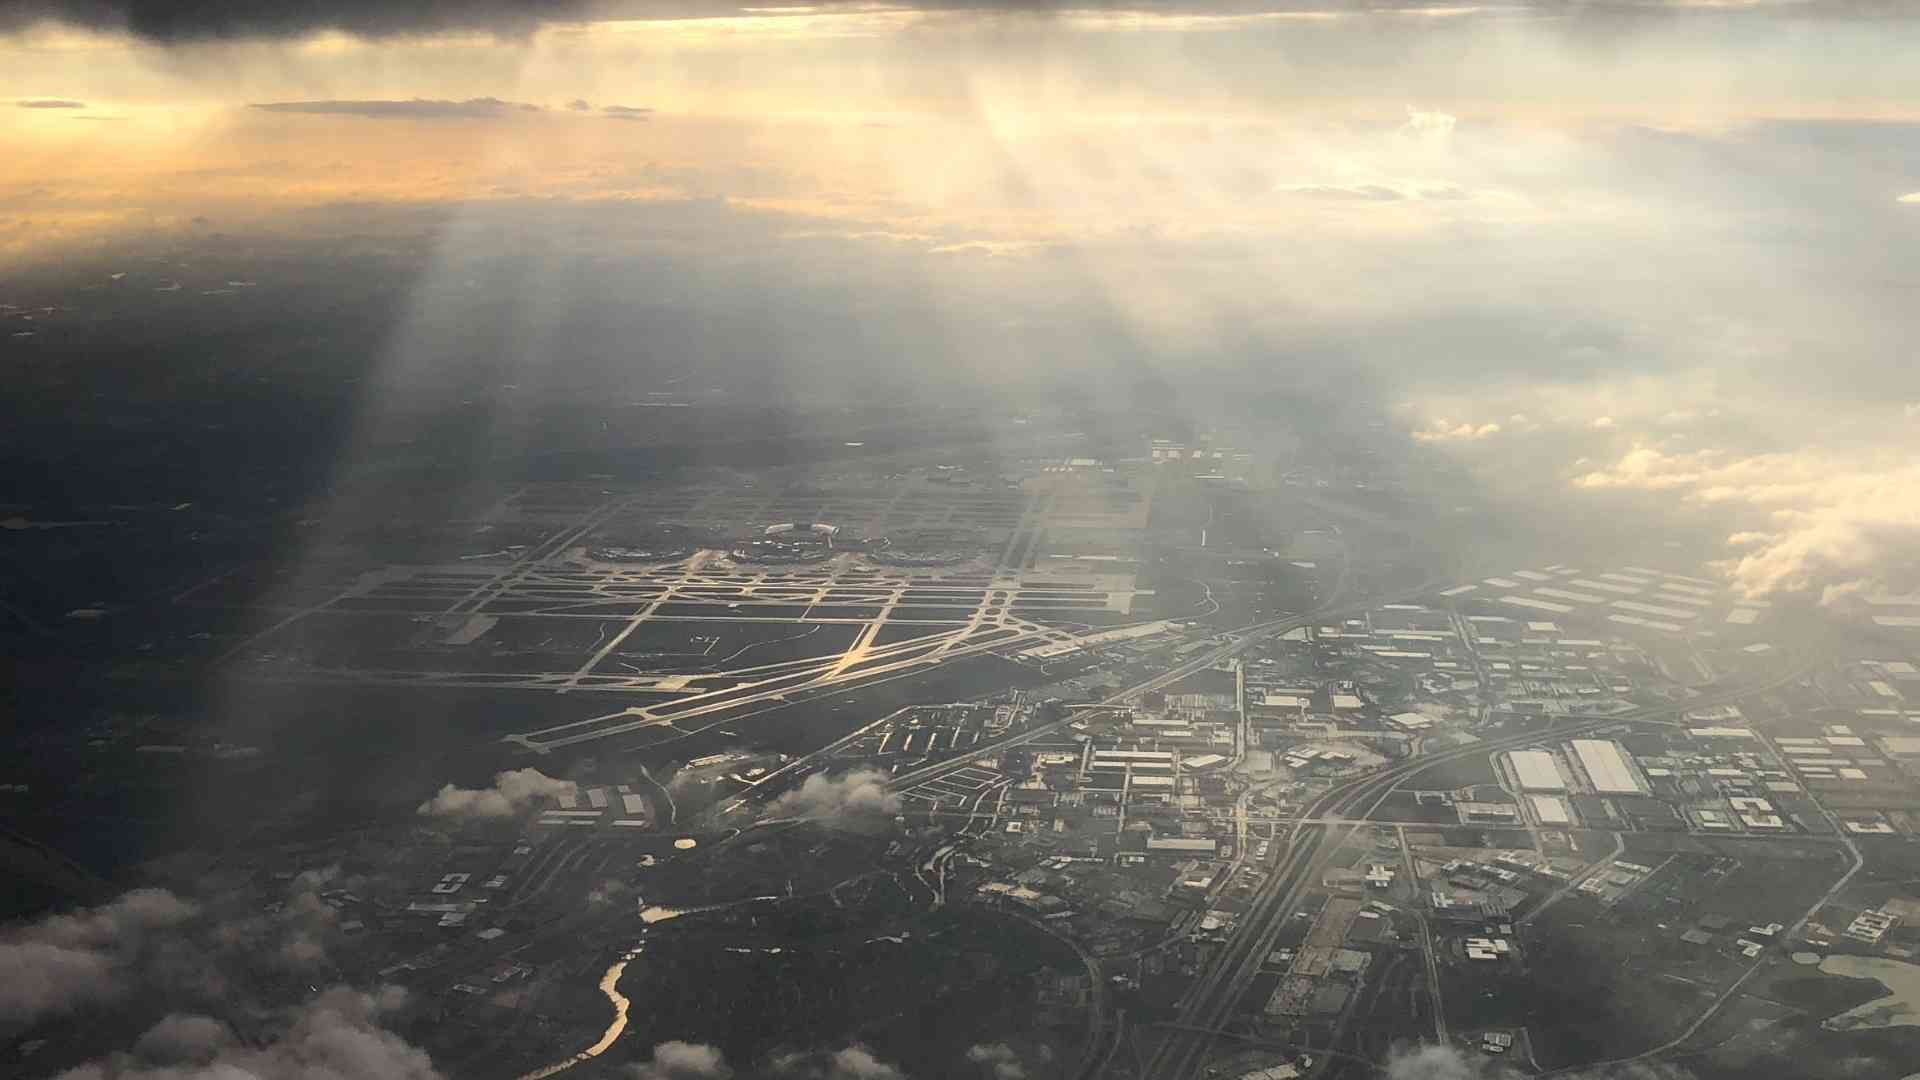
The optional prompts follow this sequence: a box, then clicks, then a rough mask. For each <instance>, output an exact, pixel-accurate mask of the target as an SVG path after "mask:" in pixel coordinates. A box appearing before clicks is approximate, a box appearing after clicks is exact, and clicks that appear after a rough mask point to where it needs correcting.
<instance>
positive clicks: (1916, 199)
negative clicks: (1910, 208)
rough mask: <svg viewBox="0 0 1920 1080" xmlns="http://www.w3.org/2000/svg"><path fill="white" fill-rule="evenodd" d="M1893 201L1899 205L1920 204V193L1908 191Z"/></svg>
mask: <svg viewBox="0 0 1920 1080" xmlns="http://www.w3.org/2000/svg"><path fill="white" fill-rule="evenodd" d="M1893 201H1894V202H1901V203H1920V191H1909V192H1907V193H1906V194H1905V195H1902V196H1900V197H1899V198H1897V199H1895V200H1893Z"/></svg>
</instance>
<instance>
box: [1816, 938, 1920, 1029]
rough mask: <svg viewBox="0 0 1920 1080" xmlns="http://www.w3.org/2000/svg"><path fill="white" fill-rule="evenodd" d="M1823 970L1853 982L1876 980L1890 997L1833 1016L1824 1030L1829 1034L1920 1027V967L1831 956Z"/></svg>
mask: <svg viewBox="0 0 1920 1080" xmlns="http://www.w3.org/2000/svg"><path fill="white" fill-rule="evenodd" d="M1820 970H1821V971H1824V972H1826V973H1827V974H1828V975H1844V976H1846V977H1847V978H1851V979H1872V980H1873V981H1875V982H1877V983H1879V984H1880V985H1881V986H1884V987H1886V988H1887V996H1885V997H1877V998H1874V999H1873V1000H1872V1001H1869V1002H1867V1003H1866V1004H1864V1005H1856V1006H1854V1007H1853V1008H1851V1009H1848V1010H1847V1011H1846V1012H1843V1013H1840V1014H1839V1015H1837V1016H1830V1017H1828V1018H1827V1019H1826V1020H1824V1021H1822V1022H1821V1025H1820V1026H1821V1027H1824V1028H1826V1029H1828V1030H1829V1031H1859V1030H1865V1029H1870V1028H1888V1027H1920V965H1915V964H1909V963H1907V962H1906V961H1904V960H1886V959H1882V958H1880V957H1877V956H1829V957H1827V958H1826V959H1825V960H1822V961H1820Z"/></svg>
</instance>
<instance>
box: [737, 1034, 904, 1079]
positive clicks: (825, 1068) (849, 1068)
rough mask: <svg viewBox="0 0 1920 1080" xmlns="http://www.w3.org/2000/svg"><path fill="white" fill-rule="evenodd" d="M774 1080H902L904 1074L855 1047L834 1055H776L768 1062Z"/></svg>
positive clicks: (809, 1052) (807, 1052)
mask: <svg viewBox="0 0 1920 1080" xmlns="http://www.w3.org/2000/svg"><path fill="white" fill-rule="evenodd" d="M768 1068H769V1069H770V1071H771V1073H772V1075H774V1076H776V1077H794V1078H796V1080H906V1075H907V1074H906V1073H904V1072H902V1071H900V1069H899V1068H898V1067H896V1066H893V1065H889V1064H887V1063H886V1062H884V1061H881V1060H880V1059H879V1058H878V1057H875V1056H874V1053H873V1051H871V1050H869V1049H867V1048H866V1047H865V1046H862V1045H861V1044H859V1043H854V1044H853V1045H851V1046H848V1047H846V1048H845V1049H842V1050H835V1051H819V1050H815V1051H801V1052H795V1053H785V1054H776V1055H774V1057H773V1058H772V1060H771V1061H769V1062H768Z"/></svg>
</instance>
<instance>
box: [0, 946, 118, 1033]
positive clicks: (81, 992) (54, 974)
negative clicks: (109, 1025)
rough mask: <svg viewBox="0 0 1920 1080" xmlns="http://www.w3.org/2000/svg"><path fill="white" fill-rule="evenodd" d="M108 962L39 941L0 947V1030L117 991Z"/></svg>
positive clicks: (82, 951) (108, 959) (99, 955)
mask: <svg viewBox="0 0 1920 1080" xmlns="http://www.w3.org/2000/svg"><path fill="white" fill-rule="evenodd" d="M113 967H114V965H113V959H112V958H111V957H109V956H107V955H105V954H103V953H99V952H94V951H91V950H87V949H70V948H64V947H61V946H59V945H49V944H46V943H44V942H22V943H16V944H0V971H4V972H6V978H4V979H0V1032H4V1031H6V1030H7V1029H9V1028H20V1027H24V1026H26V1025H30V1024H32V1023H34V1022H35V1021H38V1020H40V1019H41V1018H43V1017H47V1016H52V1015H55V1014H57V1013H63V1012H68V1011H70V1010H72V1009H75V1008H78V1007H79V1006H81V1005H88V1004H93V1003H95V1002H101V1001H106V1000H108V999H110V998H112V997H113V996H114V995H115V994H117V993H119V991H120V986H119V984H118V982H116V981H115V979H114V973H113Z"/></svg>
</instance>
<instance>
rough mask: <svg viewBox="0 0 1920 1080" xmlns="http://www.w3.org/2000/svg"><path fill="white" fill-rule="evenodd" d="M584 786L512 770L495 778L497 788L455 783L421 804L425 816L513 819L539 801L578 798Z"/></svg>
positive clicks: (465, 818) (528, 770)
mask: <svg viewBox="0 0 1920 1080" xmlns="http://www.w3.org/2000/svg"><path fill="white" fill-rule="evenodd" d="M579 791H580V785H578V784H576V783H574V782H573V781H571V780H556V779H554V778H553V777H551V776H548V775H547V774H545V773H543V772H541V771H540V770H539V769H508V770H506V771H504V772H500V773H497V774H495V775H494V778H493V786H492V787H488V788H463V787H458V786H456V785H453V784H448V785H447V786H445V787H443V788H441V789H440V791H439V793H438V794H436V795H435V796H434V797H433V798H431V799H428V800H427V801H426V802H423V803H421V804H420V807H419V809H418V810H416V811H415V813H418V814H419V815H421V816H422V817H437V818H453V819H458V820H474V819H485V818H504V817H512V816H513V815H515V814H518V813H520V812H521V811H523V810H526V809H527V808H528V807H530V806H532V805H533V803H534V802H535V800H538V799H543V798H556V797H558V796H560V795H563V794H564V795H576V794H578V793H579Z"/></svg>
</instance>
